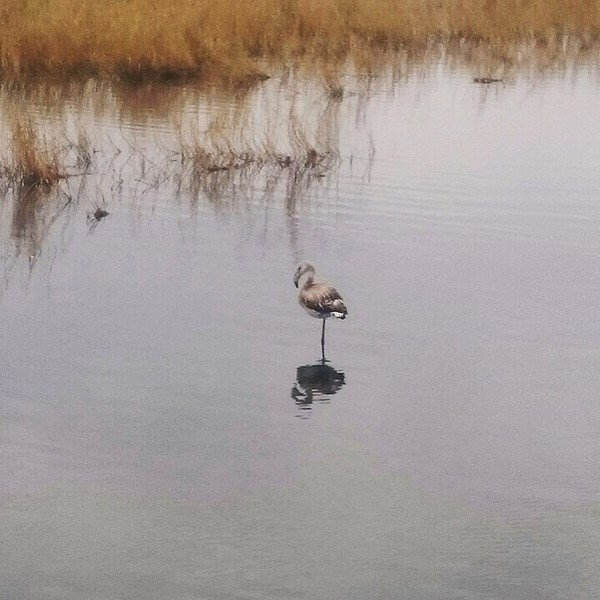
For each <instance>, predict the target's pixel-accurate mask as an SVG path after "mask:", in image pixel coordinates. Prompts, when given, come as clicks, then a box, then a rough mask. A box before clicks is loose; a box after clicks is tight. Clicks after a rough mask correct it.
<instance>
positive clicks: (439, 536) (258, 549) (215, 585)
mask: <svg viewBox="0 0 600 600" xmlns="http://www.w3.org/2000/svg"><path fill="white" fill-rule="evenodd" d="M359 88H360V86H358V84H357V86H356V87H353V85H352V83H351V82H350V83H348V84H347V86H346V88H345V93H344V97H343V99H341V100H340V99H339V98H338V99H336V101H335V103H333V104H332V103H331V101H330V100H327V99H326V98H325V96H324V95H323V94H322V92H321V91H319V90H318V89H315V88H311V87H310V86H309V85H307V88H306V89H303V90H301V92H299V94H300V95H301V98H302V102H303V103H304V104H303V105H302V111H304V112H302V114H303V115H304V117H303V118H306V119H309V117H310V115H313V116H314V115H317V116H316V117H315V118H314V119H313V122H314V123H316V124H317V126H318V125H319V123H322V122H323V115H324V114H326V115H327V119H326V120H327V123H328V124H329V125H328V127H329V129H328V133H327V135H326V138H327V143H328V144H332V147H333V146H335V154H336V159H335V160H334V161H332V164H329V165H328V166H327V169H326V170H325V169H324V172H323V173H314V172H313V173H309V174H308V175H306V174H304V175H302V177H294V176H290V175H285V174H284V175H281V176H280V177H279V178H275V179H274V180H272V179H270V177H269V176H268V175H265V173H264V172H262V171H261V172H259V173H250V174H248V175H244V174H242V173H239V174H235V175H231V176H230V174H229V173H227V172H223V173H214V174H211V176H210V177H207V179H204V180H203V182H202V184H201V185H198V186H194V185H189V186H188V185H186V184H185V181H184V180H183V179H182V178H181V177H180V178H178V177H171V178H168V177H166V176H165V177H164V178H161V176H160V172H161V171H160V169H158V170H156V171H152V169H153V168H154V166H155V165H156V163H157V162H160V161H159V160H158V159H156V160H154V159H153V157H156V156H157V155H158V154H159V153H160V152H161V151H162V150H160V148H162V147H163V146H161V144H160V143H159V142H158V141H157V140H164V139H168V137H169V135H172V133H173V125H172V121H171V120H170V117H169V118H167V116H165V114H163V113H161V112H160V111H158V110H156V109H153V107H152V104H153V99H152V98H148V99H147V102H146V105H143V106H141V107H140V106H138V107H137V110H138V113H136V115H133V114H132V113H131V112H128V111H127V110H121V111H119V110H117V108H115V106H108V107H106V106H105V105H103V108H102V110H100V109H98V110H96V111H95V112H94V111H92V114H91V116H90V114H89V113H85V110H86V109H85V108H82V107H81V106H79V107H78V106H76V105H74V106H71V107H69V106H67V109H65V112H64V113H63V116H62V117H61V119H62V120H60V119H59V121H60V123H63V124H64V122H65V119H66V120H67V121H69V119H70V121H69V122H71V121H74V120H77V119H78V118H81V119H83V120H84V121H86V120H87V121H86V122H87V123H88V126H89V127H90V128H91V131H92V132H93V135H94V136H95V137H94V138H93V144H94V147H95V148H98V149H99V150H98V152H97V154H98V155H99V158H98V160H99V161H100V162H99V163H98V165H99V166H97V167H96V168H95V169H93V170H92V172H90V173H89V174H88V175H86V176H83V177H75V178H73V179H71V180H69V181H68V182H64V183H62V184H61V185H62V186H63V187H62V192H61V194H62V195H61V194H58V195H56V192H40V194H41V197H40V199H39V200H36V202H35V204H34V207H33V208H32V209H28V210H25V209H21V210H19V208H18V192H17V191H15V190H14V189H7V190H6V191H5V201H4V202H3V206H2V209H1V211H0V219H1V221H2V227H1V231H2V264H3V275H4V279H3V281H4V285H3V292H2V295H1V296H0V313H1V315H2V317H1V328H2V340H3V341H2V344H1V345H0V399H1V404H0V414H1V419H2V420H1V430H0V524H1V525H0V527H1V538H0V539H1V544H0V598H2V599H7V600H25V599H27V600H37V599H44V600H46V599H57V600H58V599H60V600H66V599H77V600H81V599H89V600H92V599H93V600H108V599H111V600H112V599H117V598H119V599H127V600H129V599H132V600H133V599H135V600H137V599H140V600H149V599H153V598H156V599H165V598H168V599H169V600H180V599H181V600H183V599H242V598H243V599H250V598H256V599H261V600H262V599H274V600H284V599H288V598H290V599H291V598H294V599H300V598H305V599H309V600H313V599H324V600H333V599H365V598H369V599H371V598H373V599H375V598H377V599H407V600H420V599H423V600H449V599H456V600H458V599H460V600H484V599H485V600H504V599H506V600H518V599H521V598H528V599H556V600H564V599H572V598H573V599H574V598H577V599H586V600H587V599H593V598H598V597H600V575H599V574H600V550H599V548H600V436H599V435H598V430H599V429H600V405H599V404H598V402H599V399H600V378H599V376H598V364H599V362H600V325H599V319H598V294H599V292H600V144H599V143H598V139H599V138H598V133H599V132H600V117H599V114H600V113H599V111H598V106H599V105H600V82H599V81H598V78H597V75H596V74H595V73H593V72H588V71H586V70H585V69H583V68H582V69H580V70H579V71H577V72H575V73H569V74H564V73H562V74H560V73H559V74H546V76H545V77H543V78H541V77H540V78H532V77H525V76H523V77H521V78H519V77H516V78H515V79H514V80H509V81H506V82H502V83H500V84H494V85H491V86H481V85H476V84H474V83H473V81H472V77H471V75H470V74H469V73H466V72H462V71H460V70H456V69H452V68H449V67H444V66H443V65H441V66H439V67H438V68H432V69H430V70H429V71H428V72H427V73H426V74H425V75H423V74H421V75H419V74H413V75H411V76H407V77H402V78H400V79H395V78H394V79H393V80H392V79H386V78H382V79H381V80H376V81H375V82H373V83H372V84H370V89H369V90H368V92H365V90H364V88H360V89H359ZM289 93H290V92H289V91H288V90H286V88H276V87H275V86H274V87H273V89H269V90H267V91H264V92H258V93H257V95H256V96H255V97H254V100H253V102H254V107H255V110H256V111H257V114H259V116H257V117H256V119H255V121H254V123H255V124H256V123H261V122H262V123H264V114H271V115H272V116H271V117H270V118H272V119H273V121H272V122H274V123H275V125H274V126H273V127H274V129H273V131H276V130H277V127H280V126H282V123H283V127H284V128H285V123H286V119H287V118H288V113H287V112H286V110H283V109H281V110H280V112H278V107H279V104H278V103H279V102H281V103H284V100H282V99H281V98H283V99H285V98H288V100H289V97H287V96H286V94H289ZM278 95H279V96H278ZM142 98H143V95H142ZM274 98H275V100H274ZM277 98H279V99H280V100H277ZM32 102H33V100H32ZM173 103H174V101H172V100H170V105H171V109H169V110H170V112H169V114H171V112H174V113H178V112H179V111H180V112H181V113H182V114H184V115H187V116H188V117H190V115H191V117H192V118H193V119H194V118H196V117H197V116H198V115H200V117H199V118H201V119H206V118H210V115H211V111H215V110H217V109H219V110H223V106H225V108H226V107H227V100H226V99H220V100H218V101H216V102H215V103H211V102H208V101H207V100H206V98H204V97H202V95H199V96H195V95H193V94H192V95H191V98H190V97H187V99H186V100H185V101H182V102H181V103H180V104H176V103H175V104H176V106H175V108H173ZM142 104H143V103H142ZM261 106H262V107H263V108H262V109H261V108H260V107H261ZM265 106H267V107H268V111H267V110H266V109H265ZM219 107H220V108H219ZM256 107H258V108H256ZM36 110H38V111H39V112H40V114H43V112H44V111H43V107H41V108H40V106H37V108H36ZM261 110H262V112H261ZM298 110H300V109H298ZM78 111H79V112H78ZM269 111H271V112H269ZM332 112H333V113H334V114H333V116H332ZM80 113H83V116H82V114H80ZM261 114H262V115H263V116H262V117H261V116H260V115H261ZM65 115H67V116H66V117H65ZM307 115H308V116H307ZM57 122H58V121H57ZM48 123H49V125H48V126H49V127H51V126H52V123H53V121H52V118H51V117H50V118H49V121H48ZM317 128H318V127H317ZM103 136H104V137H103ZM123 139H126V140H132V139H135V140H137V141H136V142H135V144H134V145H136V144H139V145H140V147H142V146H143V147H144V148H150V149H149V150H144V151H143V154H142V156H143V157H145V158H144V159H143V160H142V159H140V155H137V158H135V157H134V158H131V155H130V154H129V155H128V154H127V152H121V151H120V148H121V146H120V145H122V144H124V142H123ZM102 140H104V141H102ZM106 140H110V143H108V142H107V141H106ZM140 140H141V141H140ZM111 144H112V146H111ZM128 144H129V146H130V147H131V145H132V143H131V141H129V142H128ZM144 144H146V145H145V146H144ZM111 147H112V150H110V148H111ZM115 148H119V150H118V151H116V150H115ZM153 148H154V149H153ZM163 158H164V157H163ZM161 160H162V159H161ZM102 161H104V162H102ZM144 161H146V162H144ZM142 163H144V165H145V166H143V169H142V170H143V175H142V176H140V174H139V169H140V165H141V164H142ZM175 163H176V161H175ZM161 164H165V163H161ZM169 164H171V163H169ZM148 165H150V166H148ZM153 165H154V166H153ZM136 169H138V171H136ZM153 173H154V174H153ZM157 173H158V174H157ZM211 177H212V179H211ZM286 178H287V179H286ZM182 181H183V183H182ZM98 206H103V207H105V208H106V210H107V211H108V212H109V213H110V214H109V215H108V216H107V217H106V218H104V219H102V220H100V221H99V222H97V221H96V222H95V221H94V219H93V218H90V217H89V216H88V215H89V213H91V212H92V211H93V210H94V208H96V207H98ZM301 259H306V260H310V261H311V262H312V263H313V264H314V265H315V266H316V268H317V275H320V276H322V277H323V278H324V279H327V280H328V281H330V282H331V283H333V284H334V285H335V286H336V287H337V289H338V290H339V291H340V292H341V293H342V295H343V296H344V299H345V301H346V304H347V306H348V309H349V318H348V319H346V320H345V321H336V322H329V323H328V325H327V345H326V354H327V359H328V362H327V363H326V365H325V366H324V367H323V366H322V365H320V364H319V360H318V359H319V357H320V345H319V343H320V322H319V321H317V320H315V319H311V318H310V317H309V316H308V315H306V314H305V313H304V312H303V311H302V310H301V308H300V307H299V306H298V304H297V302H296V290H295V288H294V286H293V283H292V276H293V272H294V270H295V267H296V264H297V262H298V261H299V260H301Z"/></svg>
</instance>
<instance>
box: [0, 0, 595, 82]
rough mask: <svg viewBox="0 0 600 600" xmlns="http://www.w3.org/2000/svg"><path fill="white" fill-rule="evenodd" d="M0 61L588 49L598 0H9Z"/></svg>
mask: <svg viewBox="0 0 600 600" xmlns="http://www.w3.org/2000/svg"><path fill="white" fill-rule="evenodd" d="M0 23H2V38H1V39H0V65H1V69H2V71H4V73H5V74H9V75H13V76H14V75H19V74H22V73H52V74H57V75H65V74H67V75H68V74H73V73H77V74H93V75H109V76H120V77H123V78H125V79H129V80H143V79H146V78H149V77H150V78H162V79H177V78H181V77H187V76H195V77H205V78H215V77H216V78H221V79H228V80H231V81H237V82H240V81H249V80H252V79H253V78H256V77H257V74H258V73H259V68H258V61H260V60H262V59H275V60H283V61H287V60H291V59H296V58H302V57H304V58H316V57H318V58H319V59H321V60H326V61H329V62H340V63H341V61H342V60H345V59H346V58H348V57H350V58H352V59H354V60H355V61H357V62H358V63H359V64H360V62H361V61H365V58H364V55H365V52H367V53H368V52H370V51H371V50H372V49H373V48H377V49H399V48H404V49H410V48H417V47H423V46H424V45H426V44H427V43H429V42H431V41H432V40H433V41H462V42H477V43H484V44H489V45H490V46H491V47H492V49H493V51H494V52H495V53H496V54H498V55H501V56H502V55H503V56H508V55H509V54H510V50H509V47H510V45H514V44H515V43H517V42H532V43H533V44H535V45H537V46H538V47H548V46H552V45H560V44H561V43H562V41H563V38H564V36H566V35H569V36H572V37H575V38H576V39H577V41H578V43H579V45H580V46H589V45H590V44H592V43H594V42H596V41H597V40H598V38H599V37H600V0H252V1H251V2H246V1H241V0H219V1H218V2H215V1H214V0H174V1H171V2H166V1H164V0H105V1H104V2H97V1H95V0H45V1H42V0H30V1H29V2H23V0H2V3H1V5H0Z"/></svg>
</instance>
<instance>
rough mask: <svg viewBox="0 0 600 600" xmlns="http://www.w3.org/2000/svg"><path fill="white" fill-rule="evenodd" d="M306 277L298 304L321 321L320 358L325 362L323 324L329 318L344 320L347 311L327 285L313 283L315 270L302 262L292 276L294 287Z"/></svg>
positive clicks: (339, 297)
mask: <svg viewBox="0 0 600 600" xmlns="http://www.w3.org/2000/svg"><path fill="white" fill-rule="evenodd" d="M304 276H306V279H305V280H304V283H303V284H302V287H301V288H300V294H299V296H298V302H300V306H301V307H302V308H303V309H304V310H305V311H306V312H307V313H308V314H309V315H310V316H311V317H315V318H317V319H323V329H322V331H321V357H322V359H323V361H324V360H325V322H326V319H328V318H329V317H335V318H336V319H345V318H346V315H347V314H348V309H347V308H346V305H345V304H344V301H343V300H342V297H341V296H340V295H339V293H338V292H337V290H336V289H335V288H334V287H332V286H331V285H329V284H328V283H320V282H317V281H315V268H314V267H313V266H312V265H309V264H308V263H306V262H303V263H302V264H301V265H300V266H299V267H298V268H297V269H296V273H295V275H294V285H295V286H296V287H298V282H299V281H300V279H301V278H302V277H304Z"/></svg>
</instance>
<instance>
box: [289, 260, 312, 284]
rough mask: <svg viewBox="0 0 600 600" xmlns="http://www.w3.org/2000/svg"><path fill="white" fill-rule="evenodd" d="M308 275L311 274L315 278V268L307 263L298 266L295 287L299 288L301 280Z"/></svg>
mask: <svg viewBox="0 0 600 600" xmlns="http://www.w3.org/2000/svg"><path fill="white" fill-rule="evenodd" d="M307 273H310V277H311V278H312V277H314V274H315V268H314V267H313V266H312V265H311V264H309V263H307V262H302V263H300V264H299V265H298V268H297V269H296V272H295V273H294V285H295V286H296V287H298V282H299V281H300V278H301V277H302V276H303V275H306V274H307Z"/></svg>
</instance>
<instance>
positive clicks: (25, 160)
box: [2, 117, 63, 187]
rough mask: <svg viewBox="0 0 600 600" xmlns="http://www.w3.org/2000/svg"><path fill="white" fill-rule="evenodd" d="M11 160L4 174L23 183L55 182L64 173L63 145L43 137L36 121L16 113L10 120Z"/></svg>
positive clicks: (28, 185)
mask: <svg viewBox="0 0 600 600" xmlns="http://www.w3.org/2000/svg"><path fill="white" fill-rule="evenodd" d="M10 129H11V132H10V150H11V160H10V161H8V163H7V164H6V165H5V167H4V169H3V173H2V174H3V175H4V176H5V177H6V178H8V179H12V180H14V181H16V182H17V183H18V184H19V185H21V186H23V187H31V186H37V185H46V186H51V185H52V184H54V183H56V182H57V181H58V180H59V179H60V178H61V177H62V176H63V173H62V171H61V168H60V166H59V165H60V158H59V148H58V147H57V146H56V145H53V144H52V143H50V142H48V140H47V139H46V138H44V137H41V136H40V134H39V133H38V131H37V130H36V128H35V127H34V125H33V124H32V122H30V121H27V120H25V119H23V118H20V117H14V118H12V119H11V122H10Z"/></svg>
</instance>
